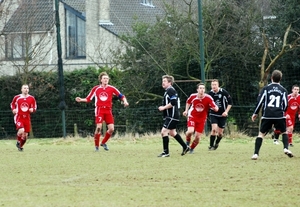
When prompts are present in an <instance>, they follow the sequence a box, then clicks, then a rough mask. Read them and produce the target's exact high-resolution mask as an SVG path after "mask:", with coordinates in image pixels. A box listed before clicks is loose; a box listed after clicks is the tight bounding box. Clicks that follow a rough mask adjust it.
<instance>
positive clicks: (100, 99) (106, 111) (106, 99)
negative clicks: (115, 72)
mask: <svg viewBox="0 0 300 207" xmlns="http://www.w3.org/2000/svg"><path fill="white" fill-rule="evenodd" d="M99 82H100V85H96V86H94V87H93V88H92V90H91V91H90V93H89V94H88V95H87V97H86V98H80V97H76V98H75V100H76V101H77V102H79V103H80V102H86V103H89V102H91V101H92V99H95V123H96V129H95V134H94V142H95V151H96V152H97V151H99V144H100V136H101V129H102V123H103V121H104V122H105V123H106V124H107V128H108V129H107V131H106V133H105V136H104V138H103V140H102V142H101V146H102V147H103V148H104V149H105V150H106V151H108V150H109V149H108V146H107V144H106V142H107V141H108V139H109V138H110V137H111V135H112V133H113V132H114V130H115V128H114V117H113V114H112V99H113V96H117V97H118V98H119V99H120V100H121V101H123V103H124V106H125V107H126V106H128V105H129V104H128V102H127V99H126V97H125V96H124V95H123V94H122V93H121V92H120V91H119V90H118V89H117V88H116V87H114V86H112V85H109V84H108V82H109V76H108V74H107V73H106V72H102V73H100V75H99Z"/></svg>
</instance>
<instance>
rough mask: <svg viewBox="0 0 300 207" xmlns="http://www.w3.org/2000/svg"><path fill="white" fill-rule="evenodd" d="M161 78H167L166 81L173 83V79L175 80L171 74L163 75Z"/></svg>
mask: <svg viewBox="0 0 300 207" xmlns="http://www.w3.org/2000/svg"><path fill="white" fill-rule="evenodd" d="M162 79H167V81H168V82H169V83H171V84H173V83H174V81H175V79H174V77H173V76H171V75H163V76H162Z"/></svg>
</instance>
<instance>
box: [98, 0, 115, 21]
mask: <svg viewBox="0 0 300 207" xmlns="http://www.w3.org/2000/svg"><path fill="white" fill-rule="evenodd" d="M99 11H100V12H99V25H113V23H112V22H111V21H110V0H99Z"/></svg>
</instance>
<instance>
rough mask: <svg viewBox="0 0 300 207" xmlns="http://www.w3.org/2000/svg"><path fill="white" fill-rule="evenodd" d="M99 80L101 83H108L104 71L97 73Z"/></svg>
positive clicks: (107, 77)
mask: <svg viewBox="0 0 300 207" xmlns="http://www.w3.org/2000/svg"><path fill="white" fill-rule="evenodd" d="M98 79H99V82H100V83H102V84H108V81H109V76H108V74H107V73H106V72H102V73H100V74H99V78H98Z"/></svg>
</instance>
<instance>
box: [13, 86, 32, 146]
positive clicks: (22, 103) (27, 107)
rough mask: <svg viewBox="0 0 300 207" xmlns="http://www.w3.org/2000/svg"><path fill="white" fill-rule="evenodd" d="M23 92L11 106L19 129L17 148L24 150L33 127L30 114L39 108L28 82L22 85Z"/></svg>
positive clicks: (15, 98)
mask: <svg viewBox="0 0 300 207" xmlns="http://www.w3.org/2000/svg"><path fill="white" fill-rule="evenodd" d="M21 92H22V93H21V94H19V95H16V96H15V97H14V98H13V100H12V102H11V104H10V108H11V110H12V112H13V114H14V122H15V125H16V130H17V144H16V146H17V148H18V150H19V151H23V146H24V144H25V143H26V141H27V138H28V133H29V132H30V129H31V117H30V114H31V113H33V112H35V111H36V109H37V105H36V100H35V98H34V97H33V96H32V95H30V94H29V86H28V85H27V84H24V85H22V87H21Z"/></svg>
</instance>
